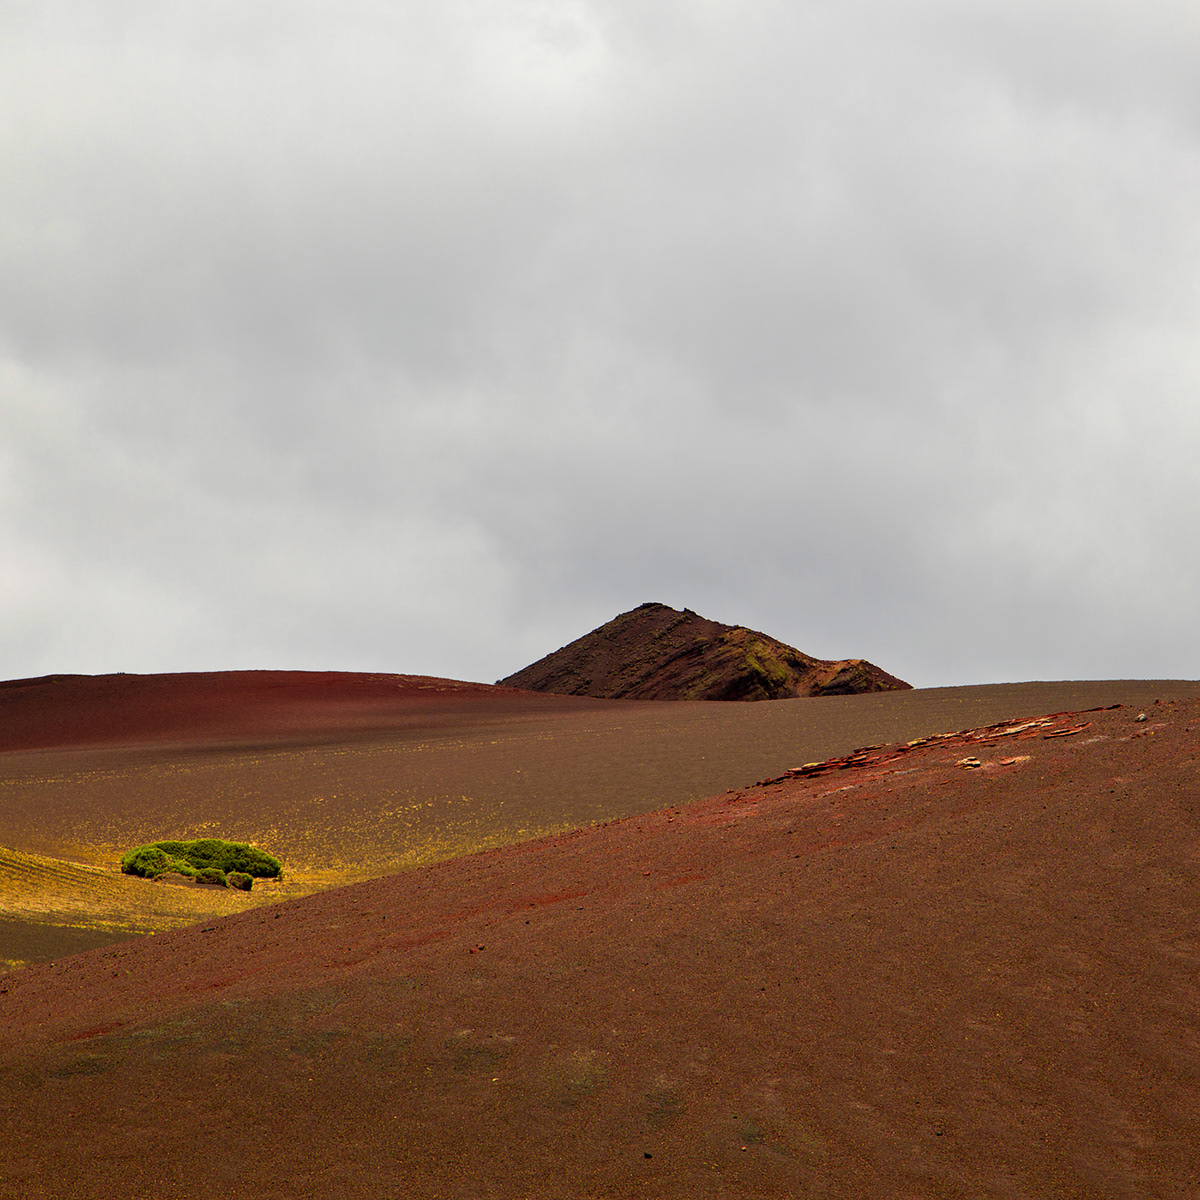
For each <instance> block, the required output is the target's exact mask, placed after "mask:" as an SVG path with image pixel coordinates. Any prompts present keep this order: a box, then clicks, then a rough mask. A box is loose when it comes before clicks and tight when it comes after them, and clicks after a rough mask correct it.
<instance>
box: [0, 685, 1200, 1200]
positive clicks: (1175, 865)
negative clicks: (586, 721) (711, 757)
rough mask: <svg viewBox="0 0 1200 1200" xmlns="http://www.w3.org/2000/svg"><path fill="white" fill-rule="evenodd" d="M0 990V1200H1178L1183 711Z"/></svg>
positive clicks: (1191, 772)
mask: <svg viewBox="0 0 1200 1200" xmlns="http://www.w3.org/2000/svg"><path fill="white" fill-rule="evenodd" d="M1139 715H1140V714H1139V710H1138V709H1136V708H1135V709H1128V708H1127V709H1116V710H1112V711H1103V712H1091V713H1083V714H1078V715H1070V714H1062V713H1060V714H1057V715H1056V716H1054V717H1051V718H1045V719H1041V720H1035V721H1009V722H1005V723H1004V724H1002V725H1001V726H998V727H996V726H993V727H992V728H988V729H981V730H978V731H977V732H973V733H970V732H968V733H963V732H960V733H957V734H945V735H940V736H935V737H931V738H924V739H920V744H917V745H913V746H907V745H891V746H888V747H879V748H874V749H870V750H865V751H863V752H860V753H857V754H854V755H851V756H849V757H846V758H843V759H841V760H838V761H834V762H829V763H826V764H824V765H823V766H820V767H811V766H810V767H806V768H804V769H803V770H802V771H800V772H798V773H796V774H794V775H791V776H789V777H788V778H786V779H783V780H779V781H776V782H772V783H769V784H765V785H762V786H757V787H753V788H742V789H738V790H736V791H732V792H729V793H727V794H725V795H722V796H716V797H712V798H710V799H707V800H702V801H698V802H696V803H694V804H691V805H687V806H682V807H671V808H668V809H662V810H660V811H658V812H656V813H653V814H649V815H646V816H642V817H636V818H630V819H627V820H624V821H618V822H612V823H609V824H607V825H604V826H595V827H592V828H588V829H583V830H579V831H576V832H573V833H568V834H562V835H556V836H554V837H550V838H547V839H543V840H541V841H538V842H533V843H526V844H524V845H521V846H517V847H511V848H508V849H504V850H498V851H490V852H486V853H482V854H477V855H474V856H471V857H468V858H462V859H458V860H455V861H453V862H447V863H442V864H439V865H436V866H432V867H429V868H425V869H422V870H417V871H412V872H408V873H406V874H401V875H395V876H391V877H389V878H385V879H378V880H375V881H372V882H369V883H365V884H361V885H358V886H355V887H350V888H345V889H340V890H337V891H331V892H326V893H324V894H322V895H319V896H314V897H310V898H308V899H304V900H298V901H292V902H288V903H285V904H281V905H278V906H276V907H274V908H271V909H258V910H254V911H250V912H245V913H241V914H238V915H235V916H229V917H226V918H223V919H218V920H211V921H208V922H206V923H205V924H204V925H203V926H200V927H197V928H192V929H187V930H178V931H174V932H170V933H165V934H162V935H160V936H158V937H154V938H147V939H142V940H139V941H132V942H129V943H126V944H124V945H122V946H118V947H113V948H110V949H107V950H99V951H94V952H92V953H89V954H83V955H79V956H76V957H73V958H67V959H63V960H61V961H58V962H54V963H47V964H45V965H42V966H34V967H29V968H26V969H24V970H22V971H18V972H14V973H12V974H9V975H8V976H0V1196H2V1197H5V1198H8V1197H12V1198H14V1200H15V1198H17V1197H20V1198H21V1200H38V1198H42V1197H45V1198H51V1197H71V1198H72V1200H107V1198H108V1197H125V1196H129V1195H132V1194H141V1193H142V1192H144V1191H147V1190H150V1191H153V1192H154V1193H155V1194H158V1193H161V1192H164V1191H166V1192H177V1191H179V1190H180V1189H186V1190H190V1191H195V1190H196V1188H197V1187H198V1186H200V1185H198V1184H197V1180H199V1181H201V1182H202V1185H203V1189H204V1190H206V1191H212V1192H214V1193H224V1192H228V1191H231V1190H236V1191H237V1192H238V1193H239V1194H245V1195H255V1196H263V1197H285V1196H287V1197H297V1198H300V1200H307V1198H312V1200H331V1198H333V1197H337V1198H339V1200H360V1198H361V1200H368V1198H369V1200H375V1198H376V1197H379V1196H400V1195H403V1196H405V1197H412V1198H413V1200H426V1198H429V1200H455V1198H460V1197H462V1198H466V1197H470V1198H472V1200H474V1198H476V1197H478V1198H481V1200H489V1198H490V1200H507V1198H509V1197H513V1198H518V1197H519V1198H520V1200H531V1198H533V1200H551V1198H552V1197H556V1196H571V1197H575V1198H578V1200H599V1198H600V1197H608V1198H618V1197H633V1196H654V1197H657V1198H662V1200H673V1198H676V1197H678V1198H679V1200H685V1198H686V1200H725V1198H727V1200H734V1198H735V1197H736V1198H737V1200H742V1198H750V1200H768V1198H771V1200H774V1198H776V1197H778V1198H781V1200H782V1198H783V1197H796V1196H820V1197H825V1198H826V1200H836V1198H841V1197H847V1198H850V1197H853V1198H854V1200H874V1198H878V1200H884V1198H885V1197H886V1198H887V1200H892V1198H895V1197H902V1198H909V1200H917V1198H918V1197H922V1198H923V1197H947V1198H949V1197H964V1198H965V1197H984V1196H987V1197H991V1196H996V1197H999V1196H1012V1197H1018V1196H1019V1197H1023V1198H1029V1200H1040V1198H1043V1197H1045V1198H1046V1200H1050V1198H1055V1200H1059V1198H1062V1197H1074V1198H1077V1200H1085V1198H1091V1197H1096V1198H1099V1197H1106V1198H1107V1197H1130V1198H1132V1197H1143V1196H1147V1197H1148V1196H1154V1197H1163V1198H1176V1197H1178V1198H1179V1200H1183V1198H1184V1197H1191V1196H1195V1195H1196V1191H1197V1187H1198V1186H1200V1168H1198V1166H1197V1156H1196V1144H1197V1114H1198V1113H1200V1076H1198V1074H1197V1071H1196V1062H1197V1046H1200V1017H1198V1015H1197V1004H1196V979H1197V977H1198V975H1200V949H1198V946H1197V939H1196V926H1195V895H1196V887H1197V882H1198V876H1197V863H1198V862H1200V815H1198V810H1200V804H1198V800H1197V765H1198V762H1200V732H1198V730H1200V703H1197V702H1195V701H1186V702H1180V703H1165V704H1161V705H1151V706H1149V707H1148V709H1147V717H1146V718H1145V719H1142V720H1138V716H1139Z"/></svg>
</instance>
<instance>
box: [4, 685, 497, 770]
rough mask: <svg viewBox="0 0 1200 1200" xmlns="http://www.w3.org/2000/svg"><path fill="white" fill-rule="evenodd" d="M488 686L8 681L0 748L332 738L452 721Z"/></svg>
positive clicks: (486, 694)
mask: <svg viewBox="0 0 1200 1200" xmlns="http://www.w3.org/2000/svg"><path fill="white" fill-rule="evenodd" d="M497 691H498V689H497V688H495V687H492V686H490V685H489V684H484V683H465V682H462V681H460V680H456V679H437V678H433V677H430V676H427V675H387V674H382V673H379V674H376V673H371V674H367V673H360V672H352V671H195V672H187V673H181V674H167V675H127V674H120V675H44V676H41V677H40V678H36V679H10V680H6V681H4V682H0V751H6V750H37V749H47V748H50V747H68V746H104V745H124V746H133V745H155V744H159V745H161V744H182V743H188V744H195V743H206V744H212V743H219V742H223V741H239V742H244V741H246V740H247V739H256V738H257V739H262V740H265V741H277V740H280V739H284V740H287V739H293V740H298V741H305V740H313V739H316V740H330V739H333V740H341V739H344V738H348V737H354V736H357V735H364V734H366V735H369V734H372V733H378V732H381V731H393V730H395V729H398V728H404V727H405V726H406V725H408V724H410V723H411V722H412V721H413V720H416V721H419V722H422V723H427V722H428V720H429V718H430V715H431V714H432V713H435V712H437V713H444V714H446V715H448V716H450V717H452V718H453V717H456V716H461V715H462V714H465V713H469V712H471V711H473V710H475V709H478V708H479V707H480V706H482V707H483V708H484V709H485V710H486V709H490V708H491V707H492V706H493V705H494V704H495V702H496V699H497ZM499 691H500V692H501V693H502V692H503V689H499ZM500 698H501V699H503V696H502V695H501V696H500Z"/></svg>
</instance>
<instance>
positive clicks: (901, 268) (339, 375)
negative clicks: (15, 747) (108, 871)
mask: <svg viewBox="0 0 1200 1200" xmlns="http://www.w3.org/2000/svg"><path fill="white" fill-rule="evenodd" d="M1198 529H1200V7H1197V6H1196V4H1195V3H1194V0H1187V2H1178V3H1176V2H1174V0H1149V2H1148V3H1147V2H1146V0H1142V2H1141V3H1133V2H1132V0H1119V2H1118V0H827V2H825V0H820V2H805V0H786V2H781V3H770V2H763V3H756V2H754V0H728V2H719V0H677V2H672V0H609V2H602V0H595V2H591V3H589V2H587V0H545V2H539V0H491V2H489V0H474V2H468V0H428V2H422V3H405V2H403V0H396V2H392V3H380V2H378V0H204V2H203V3H194V2H188V3H173V2H171V0H145V2H144V3H135V2H123V0H109V2H107V3H101V2H96V3H82V2H70V0H65V2H56V0H6V2H5V3H4V4H3V5H2V6H0V677H5V678H13V677H20V676H29V675H38V674H44V673H49V672H89V673H90V672H107V671H122V670H123V671H175V670H208V669H225V668H248V667H272V668H311V669H353V670H381V671H397V672H406V673H408V672H411V673H425V674H436V675H447V676H451V677H456V678H465V679H480V680H485V681H489V682H490V681H491V680H494V679H496V678H497V677H499V676H501V675H505V674H508V673H509V672H511V671H514V670H516V669H517V668H519V667H522V666H524V665H525V664H526V663H528V662H530V661H532V660H534V659H536V658H539V657H540V656H541V655H543V654H545V653H547V652H548V651H550V650H553V649H555V648H557V647H558V646H560V645H562V644H563V643H564V642H567V641H570V640H571V639H573V638H575V637H577V636H579V635H581V634H583V633H585V632H587V631H588V630H589V629H591V628H593V627H594V626H596V625H598V624H600V623H601V622H602V621H605V620H608V619H609V618H611V617H613V616H614V615H616V614H617V613H618V612H621V611H623V610H625V609H628V608H632V607H634V606H635V605H637V604H640V603H641V602H643V601H646V600H660V601H663V602H665V603H668V604H671V605H674V606H675V607H679V608H681V607H684V606H685V605H686V606H687V607H690V608H692V609H695V610H696V611H698V612H700V613H702V614H704V615H705V616H708V617H711V618H713V619H715V620H720V621H726V622H729V623H734V624H746V625H750V626H751V627H754V628H757V629H760V630H763V631H765V632H767V633H770V634H773V635H774V636H776V637H779V638H782V639H783V640H785V641H787V642H790V643H792V644H793V645H796V646H798V647H799V648H801V649H802V650H805V651H807V652H809V653H811V654H816V655H819V656H821V657H825V658H842V657H848V656H855V657H866V658H869V659H871V660H872V661H874V662H876V663H878V664H879V665H881V666H883V667H884V668H885V669H887V670H889V671H892V672H894V673H895V674H898V675H900V676H902V677H904V678H906V679H908V680H910V681H911V682H913V683H914V684H917V685H919V686H936V685H941V684H951V683H983V682H995V681H1005V680H1019V679H1058V678H1085V677H1089V678H1110V677H1160V676H1166V677H1175V678H1195V677H1197V676H1200V553H1197V540H1198Z"/></svg>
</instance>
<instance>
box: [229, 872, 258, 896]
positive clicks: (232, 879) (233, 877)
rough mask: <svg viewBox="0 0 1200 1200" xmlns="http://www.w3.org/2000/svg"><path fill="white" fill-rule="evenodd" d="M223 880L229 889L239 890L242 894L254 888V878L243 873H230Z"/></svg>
mask: <svg viewBox="0 0 1200 1200" xmlns="http://www.w3.org/2000/svg"><path fill="white" fill-rule="evenodd" d="M225 878H226V880H227V881H228V883H229V886H230V887H235V888H241V890H242V891H243V892H248V891H249V890H250V889H251V888H252V887H253V886H254V876H253V875H247V874H246V872H245V871H230V872H229V874H228V875H226V876H225Z"/></svg>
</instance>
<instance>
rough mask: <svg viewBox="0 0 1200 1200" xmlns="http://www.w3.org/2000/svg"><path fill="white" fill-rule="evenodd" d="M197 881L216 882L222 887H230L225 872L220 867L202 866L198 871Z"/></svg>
mask: <svg viewBox="0 0 1200 1200" xmlns="http://www.w3.org/2000/svg"><path fill="white" fill-rule="evenodd" d="M196 882H197V883H215V884H218V885H219V886H220V887H228V886H229V885H228V883H226V881H225V872H224V871H222V870H221V868H220V867H201V868H200V870H199V871H197V872H196Z"/></svg>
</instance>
